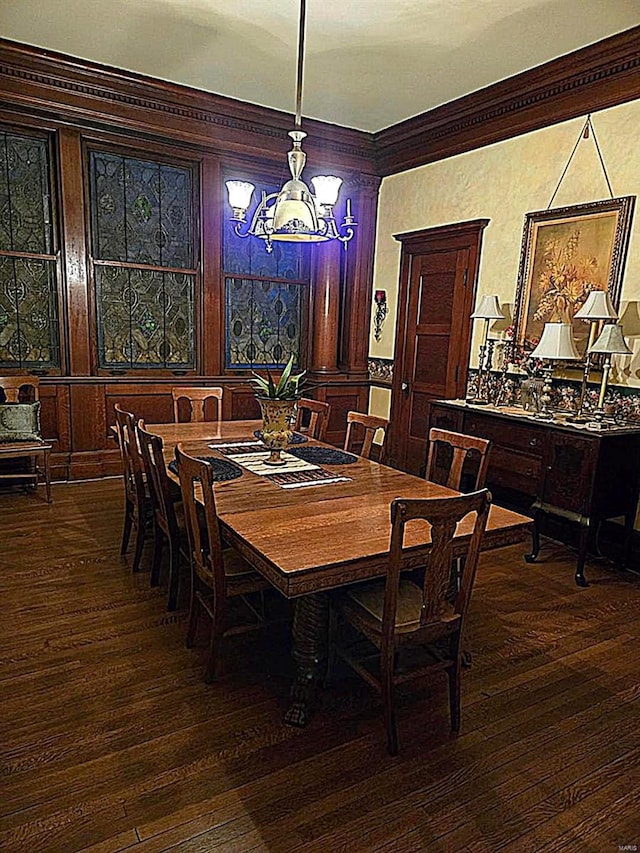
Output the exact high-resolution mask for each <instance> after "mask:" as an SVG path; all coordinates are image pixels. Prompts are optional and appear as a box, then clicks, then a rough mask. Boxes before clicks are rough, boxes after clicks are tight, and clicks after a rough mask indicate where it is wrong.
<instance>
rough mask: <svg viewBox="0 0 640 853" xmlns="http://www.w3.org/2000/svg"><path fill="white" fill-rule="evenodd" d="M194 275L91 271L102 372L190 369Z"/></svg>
mask: <svg viewBox="0 0 640 853" xmlns="http://www.w3.org/2000/svg"><path fill="white" fill-rule="evenodd" d="M194 285H195V276H194V275H189V274H186V273H166V272H157V271H155V270H142V269H122V268H121V267H113V266H108V267H107V266H100V267H96V300H97V305H98V350H99V357H100V364H101V366H103V367H113V368H117V367H131V368H136V367H139V368H140V367H167V368H176V367H181V368H193V367H194V366H195V365H194V360H193V353H194V340H193V337H194V335H193V328H194V311H193V292H194Z"/></svg>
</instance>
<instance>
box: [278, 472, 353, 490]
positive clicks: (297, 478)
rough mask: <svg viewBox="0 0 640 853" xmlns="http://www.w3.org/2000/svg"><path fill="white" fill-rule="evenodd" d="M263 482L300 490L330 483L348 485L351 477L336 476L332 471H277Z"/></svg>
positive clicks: (282, 487)
mask: <svg viewBox="0 0 640 853" xmlns="http://www.w3.org/2000/svg"><path fill="white" fill-rule="evenodd" d="M265 480H269V481H270V482H271V483H275V485H276V486H280V488H281V489H301V488H303V487H306V486H328V485H329V484H330V483H348V482H349V481H350V480H351V477H341V476H336V475H335V473H334V472H333V471H325V470H324V468H313V469H312V470H310V471H279V472H278V473H277V474H266V475H265Z"/></svg>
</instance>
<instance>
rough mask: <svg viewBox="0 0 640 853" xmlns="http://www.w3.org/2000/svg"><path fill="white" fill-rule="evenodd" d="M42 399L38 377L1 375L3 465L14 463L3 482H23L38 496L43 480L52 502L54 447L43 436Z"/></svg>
mask: <svg viewBox="0 0 640 853" xmlns="http://www.w3.org/2000/svg"><path fill="white" fill-rule="evenodd" d="M39 400H40V380H39V379H38V377H37V376H0V463H4V462H5V461H6V462H10V463H11V465H10V467H8V468H4V467H2V468H1V469H0V479H1V480H18V481H22V482H24V484H25V485H26V486H29V485H31V486H33V488H34V489H35V491H36V493H37V490H38V484H39V481H40V479H42V480H43V481H44V485H45V490H46V498H47V503H51V500H52V498H51V463H50V455H51V444H50V443H49V442H47V441H45V440H44V439H42V438H41V436H40V425H39V424H40V402H39ZM14 462H17V463H19V464H18V466H14V465H13V463H14Z"/></svg>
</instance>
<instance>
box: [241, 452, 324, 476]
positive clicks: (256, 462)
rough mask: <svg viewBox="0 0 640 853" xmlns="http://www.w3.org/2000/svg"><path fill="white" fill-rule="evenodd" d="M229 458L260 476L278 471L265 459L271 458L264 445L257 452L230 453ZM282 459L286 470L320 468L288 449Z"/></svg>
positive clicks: (283, 453)
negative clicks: (299, 457) (294, 454)
mask: <svg viewBox="0 0 640 853" xmlns="http://www.w3.org/2000/svg"><path fill="white" fill-rule="evenodd" d="M229 449H231V448H229ZM229 458H230V459H233V460H234V461H235V462H237V463H238V464H239V465H242V466H243V467H244V468H248V469H249V471H251V472H252V473H253V474H258V475H259V476H260V477H265V476H267V475H268V474H274V473H276V469H275V468H274V466H273V465H267V464H266V462H265V460H266V459H268V458H269V451H268V450H265V448H264V447H263V446H262V445H260V450H259V452H257V453H245V452H241V453H232V454H229ZM281 459H283V460H284V461H285V462H286V463H287V464H286V465H283V466H282V468H283V470H286V471H311V470H313V469H314V468H319V466H318V465H314V464H312V463H311V462H305V460H304V459H298V458H297V457H296V456H293V455H292V454H291V453H287V452H286V451H283V452H282V454H281Z"/></svg>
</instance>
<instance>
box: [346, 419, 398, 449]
mask: <svg viewBox="0 0 640 853" xmlns="http://www.w3.org/2000/svg"><path fill="white" fill-rule="evenodd" d="M354 425H355V429H354ZM388 428H389V421H388V420H387V419H386V418H379V417H377V416H376V415H364V414H362V412H347V434H346V436H345V439H344V449H345V450H346V451H351V450H352V447H353V445H354V443H355V441H356V439H357V438H360V437H361V438H362V447H361V448H360V456H364V458H365V459H369V458H370V457H371V448H372V445H373V439H374V436H375V434H376V433H377V431H378V430H382V439H383V444H382V447H381V449H380V461H381V460H382V458H383V457H384V439H385V437H386V431H387V429H388Z"/></svg>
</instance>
